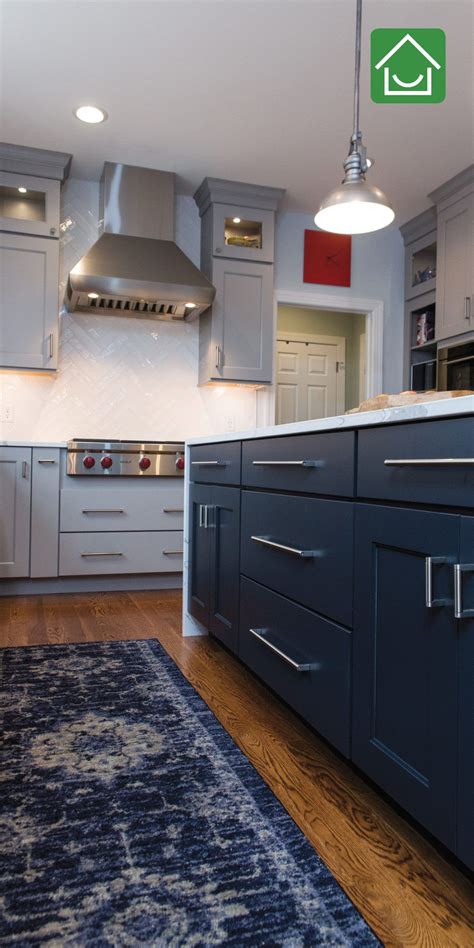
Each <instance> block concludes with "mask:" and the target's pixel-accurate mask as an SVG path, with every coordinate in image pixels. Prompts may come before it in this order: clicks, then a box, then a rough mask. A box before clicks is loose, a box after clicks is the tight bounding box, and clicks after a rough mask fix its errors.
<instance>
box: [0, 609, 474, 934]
mask: <svg viewBox="0 0 474 948" xmlns="http://www.w3.org/2000/svg"><path fill="white" fill-rule="evenodd" d="M150 637H153V638H154V637H156V638H157V639H158V640H159V641H160V642H161V643H162V645H163V646H164V648H165V649H166V650H167V652H168V653H169V654H170V655H171V657H172V658H173V660H174V661H175V662H176V664H177V665H178V667H179V668H180V669H181V671H182V672H183V674H184V675H185V676H186V677H187V678H188V679H189V681H190V682H191V683H192V684H193V686H194V687H195V688H196V690H197V691H198V692H199V694H201V696H202V697H203V698H204V700H205V701H206V703H207V704H208V705H209V707H210V708H211V710H212V711H213V712H214V714H215V715H216V717H217V718H218V719H219V720H220V721H221V723H222V724H223V726H224V727H225V728H226V729H227V730H228V731H229V733H230V734H231V735H232V737H233V738H234V740H235V741H236V743H237V744H238V746H239V747H240V748H241V750H242V751H243V753H244V754H245V755H246V756H247V757H248V758H249V760H250V761H251V762H252V763H253V765H254V766H255V767H256V769H257V770H258V771H259V773H260V774H261V776H262V777H263V779H264V780H265V781H266V783H267V784H268V785H269V786H270V788H271V789H272V790H273V792H274V793H275V794H276V796H277V797H278V798H279V799H280V800H281V802H282V804H283V805H284V806H285V807H286V809H287V810H288V812H289V813H290V815H291V816H292V818H293V819H294V820H295V822H296V823H297V824H298V826H299V827H300V828H301V830H302V831H303V832H304V833H305V835H306V836H307V837H308V839H309V840H310V841H311V843H312V844H313V845H314V847H315V849H316V850H317V851H318V852H319V854H320V855H321V857H322V858H323V859H324V861H325V862H326V864H327V865H328V866H329V868H330V869H331V871H332V872H333V873H334V875H335V877H336V878H337V880H338V881H339V883H340V884H341V885H342V887H343V888H344V890H345V891H346V892H347V894H348V896H349V897H350V898H351V899H352V901H353V902H354V904H355V905H356V906H357V907H358V909H359V910H360V911H361V913H362V914H363V915H364V917H365V918H366V920H367V921H368V923H369V924H370V925H371V927H372V928H373V930H374V931H375V932H376V934H377V935H378V937H379V938H380V939H381V941H382V942H383V944H384V945H387V946H389V948H390V946H394V948H395V946H417V948H443V946H459V948H472V945H473V944H474V937H473V928H474V917H473V889H472V886H471V885H470V883H469V881H468V879H467V877H466V876H465V875H464V873H462V872H461V871H460V870H459V869H458V867H457V865H456V864H455V863H454V861H451V860H450V859H447V858H444V856H443V855H442V854H441V853H440V852H439V851H438V850H437V849H436V848H435V847H434V846H433V845H432V844H431V843H430V842H429V841H428V839H427V838H426V837H424V836H423V835H422V834H421V833H419V832H418V831H417V830H416V829H415V828H414V826H413V825H412V824H411V823H409V822H408V821H406V820H405V819H403V818H402V817H401V816H400V815H399V813H397V811H396V810H395V809H394V808H393V807H391V806H390V804H389V803H387V802H386V801H385V799H384V798H383V797H382V796H381V795H380V794H378V793H377V791H376V790H374V789H373V787H372V786H371V785H370V784H369V783H367V782H366V781H365V780H364V779H362V777H361V776H359V774H358V773H356V772H355V770H354V769H353V768H352V767H351V766H350V765H349V764H347V763H346V762H345V761H344V760H343V759H342V758H341V757H339V755H338V754H336V753H335V752H334V751H332V750H331V748H329V747H328V745H326V744H325V742H324V741H323V740H322V739H320V738H318V736H317V735H316V734H314V732H312V731H311V730H310V729H309V728H308V727H307V726H306V725H305V724H304V723H303V722H302V721H301V720H300V719H299V718H298V717H297V716H296V715H294V714H293V713H292V712H291V711H290V710H289V709H288V708H286V706H284V705H283V704H282V703H281V702H280V701H279V700H278V699H277V698H275V697H274V696H273V695H272V694H271V692H270V691H269V690H268V689H267V688H265V686H264V685H262V684H261V683H260V682H259V681H258V680H257V679H256V678H255V677H254V676H253V675H252V674H251V673H250V672H248V671H247V670H246V669H245V668H244V667H243V666H242V665H241V664H240V663H239V662H238V661H237V660H236V659H234V658H233V656H231V655H229V654H228V653H227V652H226V651H225V650H224V649H223V648H221V647H220V646H219V645H218V644H217V643H216V642H214V641H213V640H212V639H209V638H207V637H203V638H183V637H182V635H181V596H180V592H179V590H157V591H146V592H133V593H96V594H80V595H79V594H74V595H61V596H47V597H46V596H45V597H23V598H19V597H18V598H9V599H2V598H0V645H3V646H12V645H31V644H36V643H38V644H39V643H40V642H49V643H54V642H68V641H75V642H77V641H106V640H113V639H124V638H150Z"/></svg>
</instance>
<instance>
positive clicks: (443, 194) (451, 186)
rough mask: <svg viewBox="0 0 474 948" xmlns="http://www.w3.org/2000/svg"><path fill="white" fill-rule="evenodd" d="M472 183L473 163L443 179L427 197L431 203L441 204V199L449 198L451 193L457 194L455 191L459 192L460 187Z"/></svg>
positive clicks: (473, 182)
mask: <svg viewBox="0 0 474 948" xmlns="http://www.w3.org/2000/svg"><path fill="white" fill-rule="evenodd" d="M473 184H474V164H472V165H469V167H468V168H464V170H463V171H460V172H459V174H456V175H454V178H450V179H449V181H445V183H444V184H442V185H441V186H440V187H439V188H435V190H434V191H432V192H431V194H428V197H429V199H430V201H433V204H441V203H442V202H443V201H446V200H447V199H448V198H451V197H452V196H453V194H456V195H457V192H460V191H461V189H462V188H468V187H469V186H471V187H472V185H473ZM460 196H461V195H460Z"/></svg>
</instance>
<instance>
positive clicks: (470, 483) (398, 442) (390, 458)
mask: <svg viewBox="0 0 474 948" xmlns="http://www.w3.org/2000/svg"><path fill="white" fill-rule="evenodd" d="M413 461H414V462H417V463H412V462H413ZM453 461H455V462H456V463H452V462H453ZM469 461H471V462H473V463H471V464H469V463H467V462H469ZM420 462H421V463H420ZM357 494H358V496H359V497H364V498H374V499H377V500H378V499H380V500H401V501H410V502H413V503H421V504H442V505H447V506H450V505H452V506H455V507H474V418H473V417H468V418H452V419H448V420H443V421H426V422H416V423H414V424H404V425H386V426H384V427H382V428H371V429H368V430H366V431H361V432H360V433H359V450H358V472H357Z"/></svg>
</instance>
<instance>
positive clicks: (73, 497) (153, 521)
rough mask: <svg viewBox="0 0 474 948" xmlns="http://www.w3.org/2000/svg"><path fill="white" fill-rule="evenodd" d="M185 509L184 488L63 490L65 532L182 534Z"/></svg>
mask: <svg viewBox="0 0 474 948" xmlns="http://www.w3.org/2000/svg"><path fill="white" fill-rule="evenodd" d="M107 486H108V485H107ZM183 505H184V494H183V488H177V489H176V490H166V491H163V490H160V491H150V490H136V491H133V492H131V491H129V490H125V491H124V490H116V489H114V488H109V489H108V490H107V491H103V490H89V489H86V490H62V491H61V532H62V533H74V532H77V531H81V532H84V533H89V532H90V533H98V532H108V531H115V530H118V531H120V532H125V531H131V530H182V529H183Z"/></svg>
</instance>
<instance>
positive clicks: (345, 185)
mask: <svg viewBox="0 0 474 948" xmlns="http://www.w3.org/2000/svg"><path fill="white" fill-rule="evenodd" d="M361 25H362V0H357V11H356V43H355V75H354V126H353V131H352V137H351V143H350V148H349V154H348V156H347V158H346V160H345V162H344V165H343V167H344V171H345V175H344V179H343V181H342V184H341V185H340V186H339V187H338V188H334V190H333V191H330V192H329V194H328V195H327V196H326V197H325V198H324V201H323V202H322V203H321V205H320V208H319V211H318V212H317V214H316V216H315V218H314V223H315V224H316V225H317V227H320V228H321V230H328V231H331V232H332V233H333V234H368V233H370V232H371V231H374V230H381V229H382V227H387V226H388V225H389V224H391V222H392V221H393V219H394V217H395V214H394V212H393V209H392V207H391V206H390V203H389V201H388V200H387V198H386V197H385V194H384V193H383V191H381V190H380V188H377V187H375V185H369V184H367V182H366V180H365V173H366V171H367V169H368V168H370V167H371V166H372V165H373V163H374V162H373V161H372V160H371V159H369V158H367V154H366V149H365V147H364V145H363V144H362V134H361V132H360V130H359V83H360V48H361Z"/></svg>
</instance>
